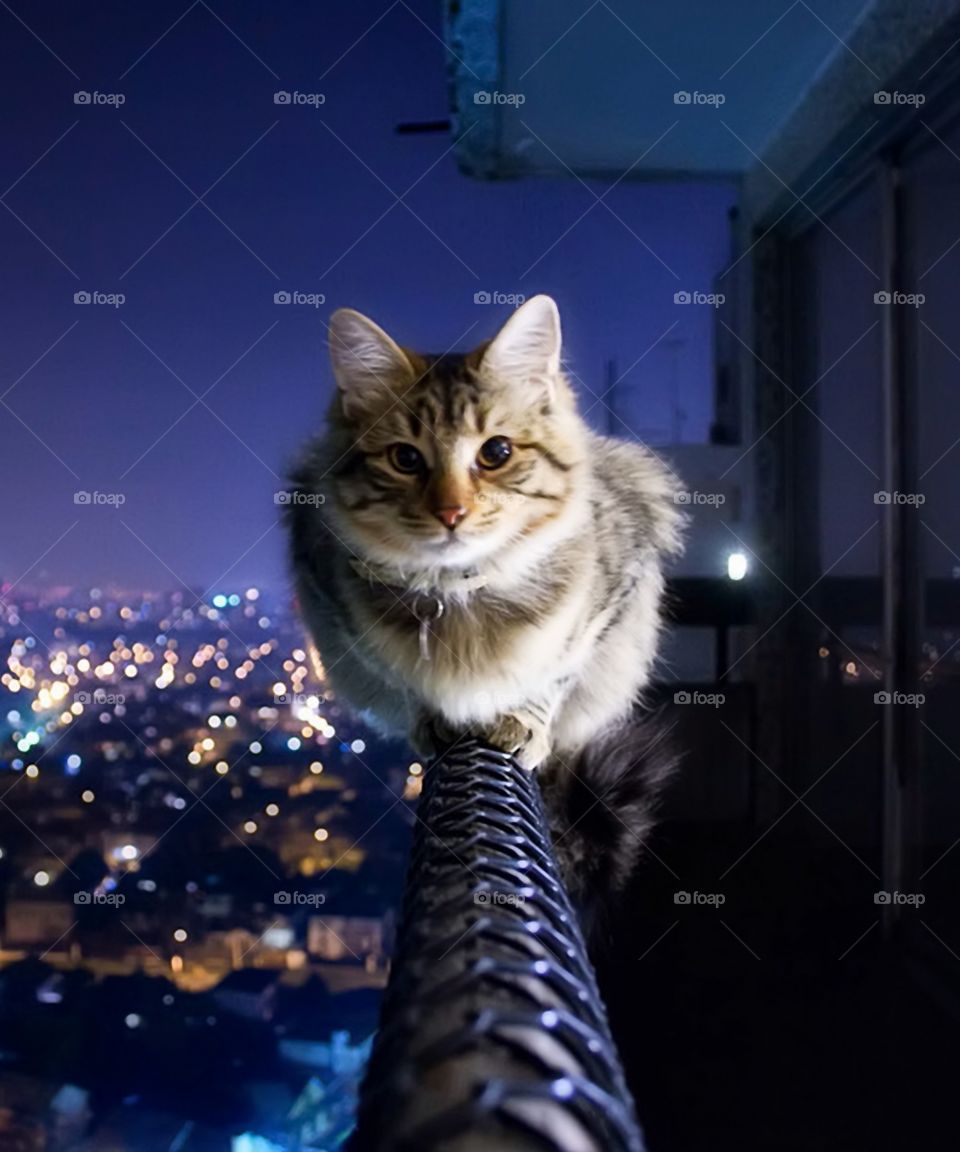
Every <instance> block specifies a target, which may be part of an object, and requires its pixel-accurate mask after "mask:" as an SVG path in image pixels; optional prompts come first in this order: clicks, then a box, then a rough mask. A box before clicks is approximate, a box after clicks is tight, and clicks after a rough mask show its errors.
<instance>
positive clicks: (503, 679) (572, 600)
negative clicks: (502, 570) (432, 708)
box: [351, 583, 584, 716]
mask: <svg viewBox="0 0 960 1152" xmlns="http://www.w3.org/2000/svg"><path fill="white" fill-rule="evenodd" d="M351 614H352V616H353V622H354V626H355V627H356V628H357V629H358V631H359V632H360V634H361V635H363V636H364V643H365V644H366V645H367V646H368V647H369V650H370V651H371V653H375V659H376V660H378V661H380V662H382V663H383V664H384V665H386V666H387V667H388V668H389V669H390V671H391V673H392V674H393V676H394V677H396V678H397V679H398V681H400V682H402V683H403V684H404V685H405V686H406V687H407V688H408V689H409V690H411V691H412V692H413V693H414V694H415V695H417V696H420V697H421V698H422V699H423V700H424V701H425V702H427V703H431V704H434V705H436V706H442V707H443V710H444V711H445V713H446V714H448V715H450V713H451V711H454V712H456V711H460V708H461V707H469V710H470V711H471V713H472V714H473V715H475V716H476V715H477V713H478V712H479V713H486V712H489V713H490V715H496V714H498V713H499V712H501V711H502V710H503V709H504V707H505V706H508V702H509V700H510V699H512V698H513V697H514V696H517V695H521V694H522V693H523V692H528V691H529V686H530V684H531V683H532V682H536V679H537V678H538V677H540V678H543V677H549V678H550V679H553V678H556V677H560V676H563V675H565V674H567V673H568V672H569V668H568V667H567V665H568V664H569V662H570V659H571V642H572V640H573V638H574V637H575V635H576V634H577V631H578V628H579V627H580V626H581V622H582V619H583V616H584V604H583V597H582V595H581V594H580V592H579V591H578V589H577V586H576V585H573V584H567V585H566V587H560V586H558V585H553V584H549V583H545V584H543V585H542V586H540V587H538V588H537V589H528V590H526V592H525V594H523V595H512V596H507V595H504V594H498V593H497V592H495V591H491V590H488V589H480V590H477V591H474V592H472V593H470V594H468V595H464V596H456V595H451V596H445V597H442V598H441V597H439V596H434V595H430V594H417V593H403V592H402V591H398V590H396V589H392V588H389V587H386V586H380V587H375V588H371V587H370V586H367V587H366V588H365V589H364V595H363V596H362V597H359V598H356V599H354V601H353V604H352V612H351ZM458 694H459V695H462V696H463V698H464V699H463V703H462V705H459V706H458V705H457V704H456V703H455V702H456V698H457V696H458Z"/></svg>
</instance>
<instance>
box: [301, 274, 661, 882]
mask: <svg viewBox="0 0 960 1152" xmlns="http://www.w3.org/2000/svg"><path fill="white" fill-rule="evenodd" d="M330 349H331V356H332V361H333V373H334V376H335V379H336V383H337V393H336V396H335V398H334V402H333V405H332V407H331V410H330V414H329V427H328V430H327V432H326V433H325V434H324V435H322V436H321V437H320V438H319V439H317V440H316V441H315V442H313V443H312V444H311V445H310V446H309V447H308V449H307V451H306V452H305V454H304V456H303V459H302V460H301V463H300V465H299V467H298V468H297V470H296V473H295V476H294V482H295V485H296V489H297V493H298V494H297V496H296V498H295V500H294V501H293V502H292V503H291V504H290V507H289V516H290V519H289V525H290V529H291V535H292V544H293V560H294V572H295V579H296V586H297V592H298V596H299V600H300V605H301V611H302V612H303V615H304V617H305V620H306V623H307V625H308V627H309V629H310V631H311V632H312V634H313V637H314V639H315V641H316V644H317V647H318V649H319V652H320V654H321V657H322V660H323V663H324V666H325V668H326V671H327V674H328V676H329V679H330V681H331V683H332V684H333V686H334V687H335V688H336V690H337V691H338V692H339V693H340V694H341V695H342V696H343V697H344V698H345V699H346V700H347V701H348V702H349V703H350V704H352V705H353V706H354V707H355V708H357V709H358V710H360V711H361V712H362V713H364V714H365V715H366V716H367V717H368V718H370V719H372V720H373V721H374V722H375V723H376V724H377V725H378V726H379V727H380V728H381V729H382V730H383V731H385V732H392V733H400V734H404V735H406V736H408V737H409V739H410V741H411V743H412V744H413V746H414V747H415V748H416V749H417V750H418V751H419V752H421V753H423V754H426V755H429V754H431V753H433V752H435V751H436V750H438V749H439V748H441V747H443V746H444V745H446V744H449V743H450V742H452V741H455V740H457V739H458V738H462V737H463V736H464V735H465V734H467V733H469V734H473V735H477V736H479V737H480V738H481V739H482V740H483V741H485V742H486V743H489V744H491V745H493V746H495V747H497V748H501V749H504V750H506V751H508V752H511V753H513V754H515V755H516V757H517V759H518V760H519V761H520V763H521V764H523V765H524V766H526V767H527V768H530V769H534V768H536V769H539V771H540V772H541V774H542V782H543V786H544V795H545V798H546V801H547V806H548V809H549V811H550V813H551V819H552V822H553V831H554V838H555V841H556V843H557V850H558V854H559V857H560V861H561V867H562V868H563V869H564V871H565V874H566V878H567V880H568V883H569V885H570V887H571V888H572V890H573V894H574V896H575V898H581V899H583V898H584V897H586V896H587V894H588V890H597V889H607V890H611V889H613V890H615V889H617V888H618V887H619V886H620V885H622V884H623V882H624V881H625V879H626V877H627V875H628V874H629V872H630V870H631V868H632V866H633V863H634V862H635V859H636V856H637V852H638V849H639V845H640V844H641V841H642V837H643V835H644V833H645V831H646V829H647V826H648V825H649V821H650V812H651V805H652V801H653V799H654V798H655V795H656V792H657V789H658V786H659V784H660V782H661V781H662V780H663V778H664V777H665V776H666V774H667V772H668V770H669V766H670V765H669V762H668V759H667V758H666V757H665V756H663V755H661V754H657V755H654V753H653V747H654V745H656V744H657V743H658V739H659V738H658V736H657V735H656V734H654V733H653V732H652V731H651V729H650V724H649V722H648V721H646V720H644V719H643V718H642V714H641V712H640V710H639V707H638V704H639V697H640V694H641V692H642V690H643V688H644V686H645V685H646V683H647V681H648V679H649V677H650V672H651V666H652V664H653V661H654V657H655V654H656V647H657V634H658V630H659V624H660V600H661V594H662V590H663V575H662V570H661V564H662V561H663V559H664V557H665V556H668V555H670V554H671V553H674V552H676V551H677V550H678V548H679V529H680V523H681V517H680V515H679V513H678V509H677V505H676V502H675V500H674V493H675V491H676V488H675V486H674V484H673V482H672V480H673V478H672V477H671V476H670V474H669V473H668V472H667V470H666V469H665V468H664V467H663V465H661V464H660V463H659V462H658V460H657V459H656V458H655V457H654V456H653V455H651V453H649V452H648V451H647V450H646V449H644V448H643V447H641V446H640V445H638V444H635V443H627V442H622V441H618V440H614V439H610V438H609V437H605V436H599V435H597V434H596V433H594V432H592V431H591V430H590V429H589V428H588V426H587V425H586V424H585V422H584V421H583V420H582V419H581V417H580V416H579V415H578V413H577V408H576V401H575V396H574V391H573V388H572V387H571V385H570V383H569V382H568V381H567V379H566V378H565V377H564V375H563V372H562V370H561V366H560V318H559V314H558V312H557V307H556V305H555V304H554V302H553V300H551V299H550V298H549V297H547V296H536V297H534V298H533V299H531V300H529V301H527V303H525V304H524V305H523V306H522V307H520V308H519V309H518V310H517V311H516V312H514V313H513V315H512V316H511V317H510V319H509V320H508V321H507V323H506V324H505V325H504V327H503V328H502V329H501V331H500V333H499V334H498V335H497V336H496V337H495V338H494V339H493V340H492V341H490V342H488V343H486V344H484V345H482V346H480V347H479V348H477V349H475V350H474V351H472V352H469V353H467V354H465V355H462V354H456V355H443V356H432V355H424V354H420V353H416V352H412V351H410V350H408V349H405V348H401V347H400V346H399V345H397V344H396V343H395V342H394V341H393V340H392V339H391V338H390V337H389V336H388V335H387V334H386V333H385V332H384V331H383V330H382V329H380V328H379V327H378V326H377V325H376V324H374V323H373V322H372V321H371V320H369V319H367V318H366V317H365V316H362V315H360V314H359V313H358V312H354V311H352V310H350V309H341V310H339V311H337V312H335V313H334V315H333V318H332V320H331V323H330ZM317 497H322V498H323V499H322V501H320V500H318V499H317ZM591 894H592V891H591Z"/></svg>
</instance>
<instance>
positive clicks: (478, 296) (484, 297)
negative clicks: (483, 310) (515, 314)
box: [473, 292, 490, 304]
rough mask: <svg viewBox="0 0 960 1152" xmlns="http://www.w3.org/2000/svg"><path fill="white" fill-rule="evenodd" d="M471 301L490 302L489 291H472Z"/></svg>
mask: <svg viewBox="0 0 960 1152" xmlns="http://www.w3.org/2000/svg"><path fill="white" fill-rule="evenodd" d="M473 302H474V304H489V303H490V293H489V292H474V294H473Z"/></svg>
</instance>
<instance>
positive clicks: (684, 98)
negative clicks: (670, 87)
mask: <svg viewBox="0 0 960 1152" xmlns="http://www.w3.org/2000/svg"><path fill="white" fill-rule="evenodd" d="M673 102H674V104H689V103H690V102H691V99H690V93H689V92H674V94H673Z"/></svg>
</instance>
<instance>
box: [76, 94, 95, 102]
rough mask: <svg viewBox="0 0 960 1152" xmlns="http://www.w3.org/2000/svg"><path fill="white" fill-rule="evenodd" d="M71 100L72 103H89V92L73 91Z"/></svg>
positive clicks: (90, 100) (90, 98) (90, 99)
mask: <svg viewBox="0 0 960 1152" xmlns="http://www.w3.org/2000/svg"><path fill="white" fill-rule="evenodd" d="M73 102H74V104H90V103H92V97H91V96H90V93H89V92H74V94H73Z"/></svg>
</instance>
